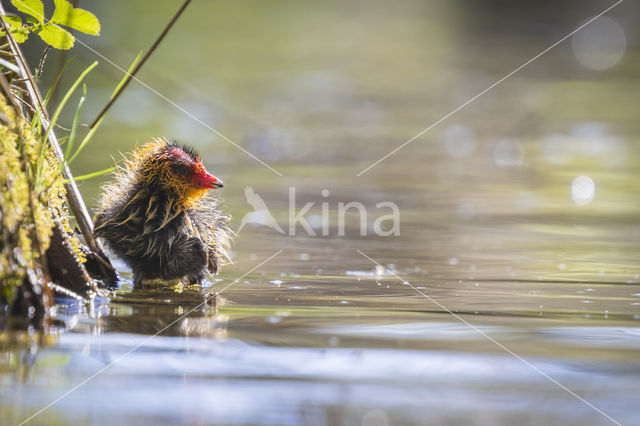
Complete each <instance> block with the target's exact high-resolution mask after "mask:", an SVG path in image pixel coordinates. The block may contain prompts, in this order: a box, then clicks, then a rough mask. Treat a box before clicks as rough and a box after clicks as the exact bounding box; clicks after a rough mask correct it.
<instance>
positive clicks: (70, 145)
mask: <svg viewBox="0 0 640 426" xmlns="http://www.w3.org/2000/svg"><path fill="white" fill-rule="evenodd" d="M85 99H87V85H86V84H83V85H82V97H81V98H80V100H79V101H78V107H77V108H76V115H75V117H73V125H72V126H71V133H70V134H69V142H68V143H67V147H66V149H65V151H64V160H65V162H66V161H68V160H69V156H70V155H71V150H72V149H73V144H74V143H75V140H76V136H77V134H78V133H77V132H78V123H79V122H80V114H81V113H82V106H83V105H84V101H85Z"/></svg>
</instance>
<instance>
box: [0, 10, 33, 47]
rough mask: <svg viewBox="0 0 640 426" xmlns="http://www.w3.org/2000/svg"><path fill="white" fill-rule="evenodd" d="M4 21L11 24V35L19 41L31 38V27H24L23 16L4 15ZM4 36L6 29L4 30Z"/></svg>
mask: <svg viewBox="0 0 640 426" xmlns="http://www.w3.org/2000/svg"><path fill="white" fill-rule="evenodd" d="M3 18H4V21H5V22H6V24H7V25H8V26H9V30H10V31H11V35H12V36H13V38H14V39H15V40H16V41H17V42H18V43H23V42H25V41H27V38H29V28H22V18H20V17H19V16H8V15H7V16H4V17H3ZM2 35H3V36H4V35H5V34H4V31H3V32H2Z"/></svg>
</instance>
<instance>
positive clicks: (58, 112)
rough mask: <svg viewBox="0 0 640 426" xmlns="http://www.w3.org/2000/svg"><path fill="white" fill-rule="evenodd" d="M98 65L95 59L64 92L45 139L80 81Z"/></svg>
mask: <svg viewBox="0 0 640 426" xmlns="http://www.w3.org/2000/svg"><path fill="white" fill-rule="evenodd" d="M96 66H98V61H95V62H94V63H92V64H91V65H89V66H88V67H87V68H86V69H85V70H84V71H83V72H82V74H80V76H79V77H78V78H77V79H76V81H75V82H74V83H73V84H72V85H71V87H70V88H69V89H68V90H67V93H65V94H64V97H63V98H62V100H61V101H60V104H58V107H57V108H56V111H55V112H54V113H53V117H51V121H50V122H49V127H48V128H47V132H46V133H45V135H44V140H46V139H47V138H48V136H49V133H50V132H51V129H52V128H53V126H54V125H55V124H56V121H58V117H59V116H60V113H61V112H62V109H63V108H64V106H65V105H66V104H67V101H68V100H69V98H70V97H71V95H72V94H73V92H75V90H76V88H77V87H78V86H79V85H80V83H81V82H82V80H83V79H84V78H85V77H86V75H87V74H89V73H90V72H91V70H92V69H94V68H95V67H96Z"/></svg>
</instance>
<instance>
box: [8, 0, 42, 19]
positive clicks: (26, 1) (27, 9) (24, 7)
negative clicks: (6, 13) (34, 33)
mask: <svg viewBox="0 0 640 426" xmlns="http://www.w3.org/2000/svg"><path fill="white" fill-rule="evenodd" d="M11 4H13V5H14V6H15V8H16V9H18V10H19V11H20V12H23V13H26V14H27V15H31V16H33V17H34V18H36V19H37V20H38V22H44V6H43V4H42V1H40V0H11Z"/></svg>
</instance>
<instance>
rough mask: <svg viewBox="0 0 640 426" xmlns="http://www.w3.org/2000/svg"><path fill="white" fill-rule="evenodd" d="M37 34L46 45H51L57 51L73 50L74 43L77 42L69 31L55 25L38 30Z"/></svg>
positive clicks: (48, 25) (47, 25)
mask: <svg viewBox="0 0 640 426" xmlns="http://www.w3.org/2000/svg"><path fill="white" fill-rule="evenodd" d="M36 33H37V34H38V35H39V36H40V38H41V39H42V40H43V41H44V42H45V43H47V44H50V45H51V46H53V47H55V48H56V49H63V50H67V49H71V48H72V47H73V43H74V42H75V41H76V39H75V37H73V36H72V35H71V33H70V32H69V31H67V30H63V29H62V28H60V27H59V26H57V25H54V24H46V25H44V26H43V27H42V28H40V29H39V30H36Z"/></svg>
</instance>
